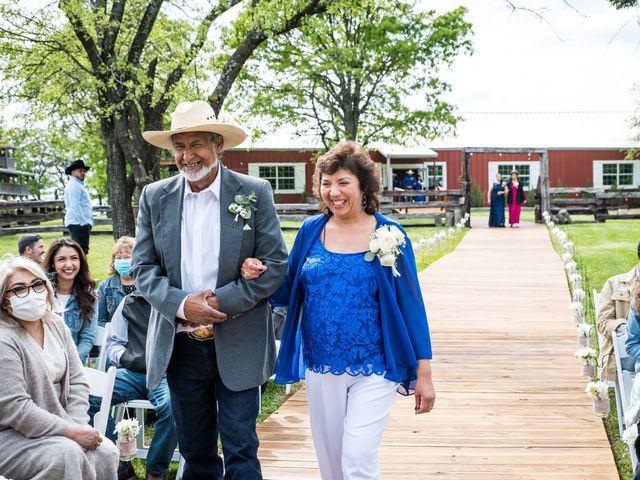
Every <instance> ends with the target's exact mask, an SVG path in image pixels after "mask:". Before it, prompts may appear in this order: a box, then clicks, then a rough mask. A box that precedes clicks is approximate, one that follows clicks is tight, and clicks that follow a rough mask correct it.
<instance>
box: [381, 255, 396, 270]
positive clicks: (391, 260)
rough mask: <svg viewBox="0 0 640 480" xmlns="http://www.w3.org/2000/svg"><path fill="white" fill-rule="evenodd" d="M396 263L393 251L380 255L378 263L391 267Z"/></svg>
mask: <svg viewBox="0 0 640 480" xmlns="http://www.w3.org/2000/svg"><path fill="white" fill-rule="evenodd" d="M395 264H396V256H395V255H394V254H393V253H387V254H386V255H382V256H381V257H380V265H382V266H383V267H393V266H394V265H395Z"/></svg>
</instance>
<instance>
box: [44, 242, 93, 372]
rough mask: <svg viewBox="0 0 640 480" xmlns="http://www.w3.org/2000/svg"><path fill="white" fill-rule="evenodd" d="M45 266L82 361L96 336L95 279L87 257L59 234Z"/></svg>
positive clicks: (80, 249) (74, 244)
mask: <svg viewBox="0 0 640 480" xmlns="http://www.w3.org/2000/svg"><path fill="white" fill-rule="evenodd" d="M44 269H45V271H46V272H47V275H48V276H49V278H50V279H51V283H52V284H53V289H54V291H55V294H56V300H58V303H59V304H60V306H61V307H62V309H63V311H64V314H63V316H64V323H66V324H67V326H68V327H69V329H70V330H71V337H72V338H73V341H74V342H75V344H76V348H77V349H78V354H79V355H80V360H81V361H82V363H84V362H85V361H86V359H87V356H88V355H89V351H90V350H91V347H92V346H93V342H94V340H95V339H96V327H97V325H98V300H97V296H96V293H95V288H96V282H95V281H94V280H93V278H92V277H91V274H90V273H89V266H88V264H87V257H86V256H85V254H84V252H83V251H82V248H81V247H80V245H78V243H76V242H74V241H73V240H69V239H67V238H60V239H58V240H56V241H55V242H53V243H52V244H51V246H50V247H49V250H48V251H47V256H46V258H45V259H44Z"/></svg>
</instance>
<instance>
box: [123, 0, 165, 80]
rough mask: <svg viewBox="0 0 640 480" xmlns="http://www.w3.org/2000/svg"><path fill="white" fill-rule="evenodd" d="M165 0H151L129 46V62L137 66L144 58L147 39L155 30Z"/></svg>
mask: <svg viewBox="0 0 640 480" xmlns="http://www.w3.org/2000/svg"><path fill="white" fill-rule="evenodd" d="M163 1H164V0H151V2H149V5H147V9H146V10H145V11H144V15H143V16H142V19H141V20H140V24H139V25H138V30H137V31H136V35H135V37H134V38H133V41H132V42H131V46H130V47H129V54H128V55H127V63H128V64H130V65H132V66H134V67H137V66H139V65H140V58H142V50H143V49H144V46H145V44H146V43H147V39H148V38H149V35H150V34H151V30H153V25H154V24H155V23H156V18H158V13H160V7H162V2H163Z"/></svg>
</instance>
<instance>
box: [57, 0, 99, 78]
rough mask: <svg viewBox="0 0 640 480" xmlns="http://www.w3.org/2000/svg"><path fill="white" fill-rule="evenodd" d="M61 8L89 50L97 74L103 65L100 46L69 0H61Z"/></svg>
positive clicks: (83, 45) (90, 59)
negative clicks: (99, 50)
mask: <svg viewBox="0 0 640 480" xmlns="http://www.w3.org/2000/svg"><path fill="white" fill-rule="evenodd" d="M60 9H61V10H62V11H63V12H64V13H65V15H66V16H67V18H68V19H69V23H70V24H71V27H72V28H73V31H74V33H75V34H76V37H78V40H80V43H81V44H82V47H83V48H84V50H85V52H87V57H88V58H89V62H91V67H92V68H93V71H94V72H95V73H96V74H97V73H98V72H99V71H100V66H101V65H102V61H101V57H100V53H99V52H98V47H97V46H96V43H95V41H94V40H93V37H92V36H91V34H90V33H89V31H88V30H87V28H86V27H85V25H84V24H83V23H82V20H81V19H80V17H79V16H78V15H77V14H76V12H74V11H73V6H71V5H69V1H68V0H60Z"/></svg>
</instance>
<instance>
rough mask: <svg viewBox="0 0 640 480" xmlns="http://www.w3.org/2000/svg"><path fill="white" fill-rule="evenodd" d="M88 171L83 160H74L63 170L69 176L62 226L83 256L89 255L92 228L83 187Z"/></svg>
mask: <svg viewBox="0 0 640 480" xmlns="http://www.w3.org/2000/svg"><path fill="white" fill-rule="evenodd" d="M89 169H90V167H89V166H87V165H85V164H84V161H83V160H76V161H74V162H72V163H71V164H69V165H68V166H67V168H66V169H65V170H64V173H66V174H67V175H69V181H68V182H67V186H66V187H65V188H64V208H65V214H64V226H65V227H67V229H68V230H69V234H70V235H71V238H72V239H73V240H74V241H76V242H78V244H79V245H80V247H82V250H83V251H84V253H85V255H86V254H88V253H89V237H90V235H91V227H93V215H92V213H93V207H92V205H91V197H90V196H89V192H88V191H87V189H86V187H85V186H84V179H85V177H86V176H87V171H88V170H89Z"/></svg>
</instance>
